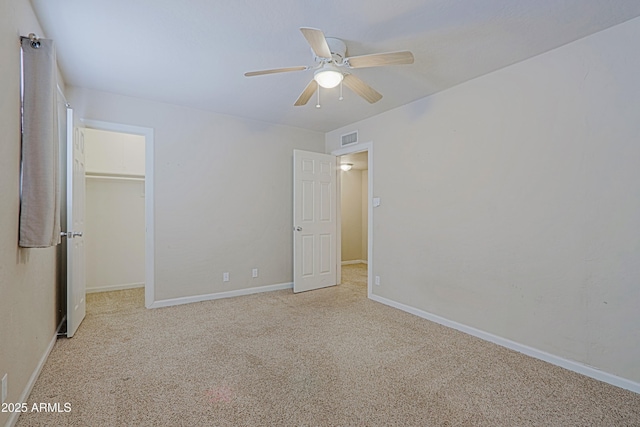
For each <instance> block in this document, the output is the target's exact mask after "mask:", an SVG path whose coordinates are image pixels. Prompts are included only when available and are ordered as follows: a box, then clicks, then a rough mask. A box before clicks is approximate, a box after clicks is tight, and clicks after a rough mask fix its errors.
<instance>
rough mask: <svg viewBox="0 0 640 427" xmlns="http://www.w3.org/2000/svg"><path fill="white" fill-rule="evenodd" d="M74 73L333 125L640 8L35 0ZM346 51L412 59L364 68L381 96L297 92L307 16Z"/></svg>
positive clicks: (546, 1) (479, 0)
mask: <svg viewBox="0 0 640 427" xmlns="http://www.w3.org/2000/svg"><path fill="white" fill-rule="evenodd" d="M32 4H33V7H34V9H35V12H36V14H37V15H38V17H39V19H40V22H41V24H42V26H43V29H44V31H45V32H46V34H45V36H46V37H48V38H52V39H54V40H55V42H56V46H57V55H58V61H59V64H60V67H61V69H62V73H63V77H64V79H65V81H66V83H67V84H68V85H72V86H79V87H86V88H92V89H97V90H102V91H107V92H113V93H119V94H124V95H129V96H134V97H141V98H147V99H152V100H157V101H162V102H168V103H172V104H178V105H184V106H189V107H195V108H201V109H206V110H211V111H215V112H218V113H223V114H230V115H234V116H241V117H246V118H251V119H256V120H261V121H265V122H269V123H280V124H285V125H290V126H296V127H301V128H307V129H312V130H316V131H323V132H326V131H330V130H333V129H336V128H338V127H341V126H344V125H347V124H349V123H353V122H355V121H358V120H361V119H364V118H366V117H370V116H373V115H375V114H378V113H381V112H383V111H386V110H389V109H392V108H394V107H398V106H400V105H404V104H407V103H409V102H411V101H414V100H416V99H419V98H422V97H425V96H427V95H430V94H433V93H436V92H439V91H442V90H445V89H447V88H449V87H451V86H454V85H457V84H459V83H461V82H464V81H466V80H469V79H472V78H474V77H477V76H480V75H483V74H486V73H488V72H491V71H494V70H497V69H500V68H502V67H505V66H507V65H509V64H513V63H515V62H519V61H522V60H524V59H526V58H530V57H532V56H535V55H538V54H540V53H543V52H546V51H548V50H550V49H553V48H556V47H559V46H561V45H564V44H566V43H569V42H571V41H574V40H577V39H579V38H582V37H585V36H587V35H589V34H592V33H594V32H597V31H600V30H603V29H605V28H608V27H610V26H613V25H616V24H619V23H621V22H624V21H626V20H629V19H631V18H635V17H637V16H640V1H638V0H395V1H388V0H384V1H382V0H347V1H345V0H341V1H338V0H277V1H276V0H274V1H265V0H190V1H188V2H184V1H178V0H109V1H104V0H32ZM303 26H304V27H315V28H319V29H322V30H323V31H324V33H325V35H326V36H327V37H337V38H340V39H342V40H344V41H345V42H346V44H347V49H348V52H347V55H348V56H355V55H363V54H368V53H378V52H388V51H395V50H411V51H412V52H413V54H414V56H415V63H414V64H412V65H398V66H387V67H378V68H368V69H358V70H353V74H355V75H357V76H358V77H360V78H361V79H362V80H364V81H365V82H367V83H368V84H370V85H371V86H373V87H374V88H375V89H376V90H378V91H379V92H380V93H382V95H383V96H384V97H383V99H382V100H381V101H379V102H378V103H376V104H369V103H367V102H366V101H364V100H363V99H361V98H359V97H358V96H357V95H355V94H353V93H352V92H350V91H349V90H348V89H346V88H345V89H344V92H345V93H344V95H345V99H344V100H343V101H338V100H337V98H338V90H339V89H338V88H336V89H327V90H323V92H322V93H321V103H322V108H320V109H316V108H315V98H312V100H311V101H309V103H308V104H307V105H306V106H304V107H294V106H293V103H294V102H295V100H296V99H297V97H298V96H299V95H300V93H301V92H302V90H303V89H304V87H305V86H306V85H307V83H308V82H309V81H310V80H311V78H312V75H313V74H312V71H311V70H309V71H298V72H290V73H281V74H273V75H265V76H257V77H250V78H247V77H244V76H243V73H244V72H246V71H253V70H260V69H267V68H280V67H287V66H296V65H313V64H314V62H313V56H312V54H311V50H310V48H309V45H308V44H307V43H306V41H305V39H304V37H303V36H302V34H301V33H300V31H299V27H303Z"/></svg>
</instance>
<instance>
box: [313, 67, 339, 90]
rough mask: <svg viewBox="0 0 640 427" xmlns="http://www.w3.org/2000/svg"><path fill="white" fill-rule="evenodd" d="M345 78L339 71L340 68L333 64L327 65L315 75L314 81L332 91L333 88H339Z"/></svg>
mask: <svg viewBox="0 0 640 427" xmlns="http://www.w3.org/2000/svg"><path fill="white" fill-rule="evenodd" d="M343 77H344V76H343V75H342V73H341V72H340V70H338V67H336V66H335V65H331V64H329V65H325V66H324V67H322V68H320V69H319V70H318V71H316V72H315V73H313V79H314V80H315V81H316V82H318V84H319V85H320V86H322V87H323V88H325V89H331V88H332V87H336V86H338V85H339V84H340V82H341V81H342V78H343Z"/></svg>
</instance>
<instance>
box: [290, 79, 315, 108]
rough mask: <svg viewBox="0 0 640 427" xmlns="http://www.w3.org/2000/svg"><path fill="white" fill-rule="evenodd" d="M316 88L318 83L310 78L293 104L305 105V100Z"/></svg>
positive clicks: (307, 100)
mask: <svg viewBox="0 0 640 427" xmlns="http://www.w3.org/2000/svg"><path fill="white" fill-rule="evenodd" d="M317 88H318V83H317V82H316V81H315V80H311V81H310V82H309V84H308V85H307V87H306V88H304V90H303V91H302V93H301V94H300V96H299V97H298V99H297V101H296V103H295V104H293V105H295V106H296V107H300V106H301V105H305V104H306V103H307V102H309V99H310V98H311V96H313V94H314V93H315V91H316V89H317Z"/></svg>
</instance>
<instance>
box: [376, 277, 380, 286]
mask: <svg viewBox="0 0 640 427" xmlns="http://www.w3.org/2000/svg"><path fill="white" fill-rule="evenodd" d="M375 284H376V286H380V276H376V278H375Z"/></svg>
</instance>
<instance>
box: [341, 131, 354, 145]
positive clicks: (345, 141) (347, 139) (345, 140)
mask: <svg viewBox="0 0 640 427" xmlns="http://www.w3.org/2000/svg"><path fill="white" fill-rule="evenodd" d="M357 143H358V131H357V130H355V131H353V132H350V133H346V134H344V135H342V136H341V137H340V146H341V147H346V146H347V145H352V144H357Z"/></svg>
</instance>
